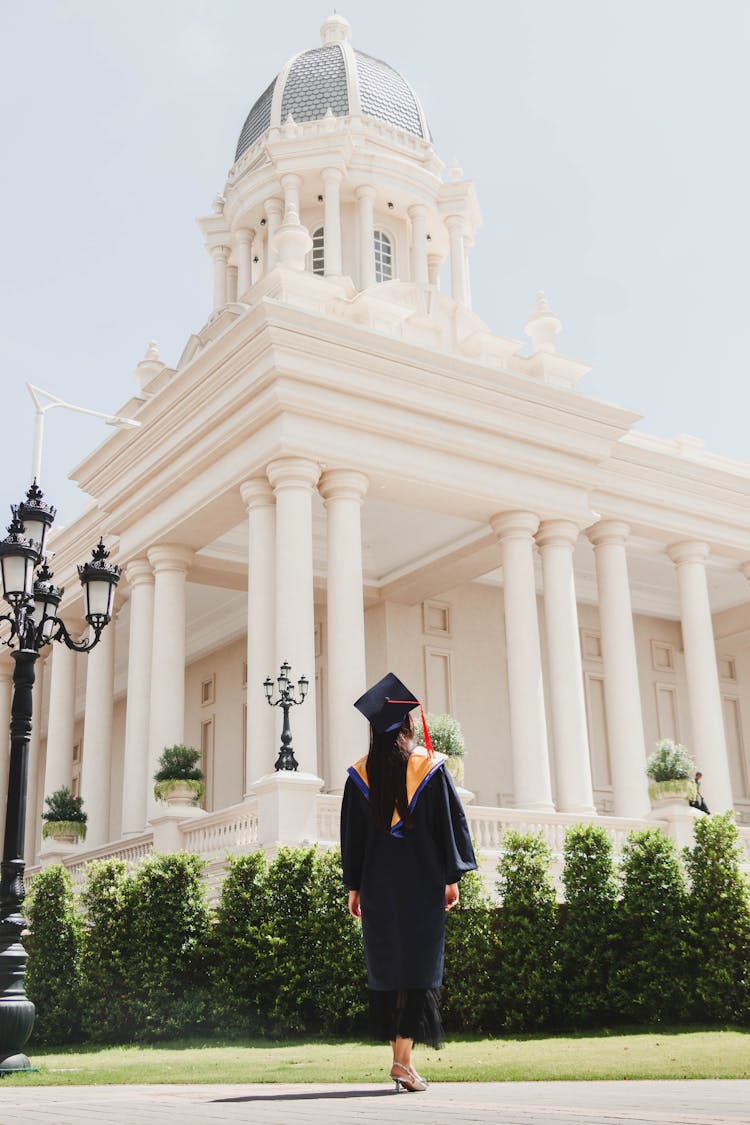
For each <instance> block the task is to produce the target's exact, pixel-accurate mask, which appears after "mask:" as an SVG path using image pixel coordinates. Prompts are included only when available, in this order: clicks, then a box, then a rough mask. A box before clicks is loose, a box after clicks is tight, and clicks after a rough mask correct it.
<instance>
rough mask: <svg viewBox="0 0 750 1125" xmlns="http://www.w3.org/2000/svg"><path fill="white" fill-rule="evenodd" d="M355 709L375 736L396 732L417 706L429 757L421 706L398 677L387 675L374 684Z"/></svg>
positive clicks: (426, 731)
mask: <svg viewBox="0 0 750 1125" xmlns="http://www.w3.org/2000/svg"><path fill="white" fill-rule="evenodd" d="M354 706H355V707H356V708H357V710H358V711H361V712H362V714H363V715H364V717H365V718H366V719H368V720H369V722H370V723H371V724H372V726H373V728H374V729H375V730H376V731H377V732H378V734H385V733H386V731H391V730H398V729H399V728H400V727H401V724H402V723H403V721H404V719H405V718H406V716H407V715H408V714H409V712H410V711H412V710H413V709H414V708H415V707H419V709H420V711H421V712H422V725H423V727H424V732H425V747H426V748H427V752H428V754H432V753H433V749H432V742H431V740H430V735H429V731H428V730H427V723H426V722H425V718H424V710H423V708H422V704H421V703H420V702H419V700H418V699H415V698H414V694H413V692H411V691H409V689H408V687H407V686H406V685H405V684H402V683H401V680H399V678H398V676H394V674H393V672H389V673H388V675H387V676H383V678H382V680H378V682H377V683H376V684H373V686H372V687H371V688H369V689H368V691H366V692H365V694H364V695H361V696H360V697H359V699H358V700H357V701H356V703H355V704H354Z"/></svg>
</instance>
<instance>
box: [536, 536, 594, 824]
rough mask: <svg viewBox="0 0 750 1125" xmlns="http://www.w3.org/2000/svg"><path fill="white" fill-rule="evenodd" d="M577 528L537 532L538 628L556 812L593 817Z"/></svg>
mask: <svg viewBox="0 0 750 1125" xmlns="http://www.w3.org/2000/svg"><path fill="white" fill-rule="evenodd" d="M577 539H578V528H577V527H576V525H575V524H574V523H572V522H571V521H570V520H546V521H545V522H544V523H543V524H542V525H541V527H540V528H539V531H538V532H537V536H536V542H537V546H538V547H539V551H540V554H541V556H542V573H543V575H544V624H545V632H546V639H547V661H548V667H549V675H550V684H549V695H550V704H551V709H552V733H553V736H554V751H555V762H556V765H557V769H556V771H555V774H556V778H557V808H558V810H559V811H560V812H573V813H586V814H592V813H595V812H596V808H595V806H594V790H593V784H592V780H591V758H590V755H589V737H588V727H587V723H586V700H585V697H584V692H583V667H582V663H581V646H580V642H579V639H578V609H577V606H576V591H575V583H574V580H573V549H574V547H575V545H576V540H577Z"/></svg>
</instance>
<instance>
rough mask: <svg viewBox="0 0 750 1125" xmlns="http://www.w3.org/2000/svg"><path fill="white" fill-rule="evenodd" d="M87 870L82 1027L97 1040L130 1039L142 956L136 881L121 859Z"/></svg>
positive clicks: (95, 863) (84, 895) (122, 1040)
mask: <svg viewBox="0 0 750 1125" xmlns="http://www.w3.org/2000/svg"><path fill="white" fill-rule="evenodd" d="M86 874H87V876H88V881H87V884H86V888H85V890H84V892H83V895H82V902H83V907H84V911H85V932H84V942H83V957H82V974H83V988H82V994H83V1017H82V1023H83V1029H84V1032H85V1033H86V1035H87V1037H88V1038H90V1039H93V1040H95V1041H98V1042H102V1043H117V1042H120V1043H127V1042H129V1041H130V1040H131V1039H132V1038H133V1036H134V1032H135V1022H134V1016H133V1011H132V1003H131V997H132V991H133V988H134V987H136V985H137V982H138V973H139V965H140V956H141V950H139V949H138V948H137V946H136V942H135V932H134V926H133V912H134V909H135V893H134V887H133V880H132V879H130V878H128V876H127V874H126V867H125V862H124V860H121V859H105V860H100V861H97V862H94V863H90V864H89V865H88V866H87V868H86Z"/></svg>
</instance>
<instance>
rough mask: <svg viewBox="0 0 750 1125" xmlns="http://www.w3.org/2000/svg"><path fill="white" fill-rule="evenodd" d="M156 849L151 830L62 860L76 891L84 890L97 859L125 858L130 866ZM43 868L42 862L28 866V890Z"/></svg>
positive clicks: (26, 883) (26, 882)
mask: <svg viewBox="0 0 750 1125" xmlns="http://www.w3.org/2000/svg"><path fill="white" fill-rule="evenodd" d="M153 850H154V837H153V833H152V832H151V831H150V830H149V831H148V832H143V833H142V834H141V835H140V836H129V837H128V838H127V839H126V840H116V841H114V843H111V844H105V845H104V846H103V847H100V848H90V849H88V850H82V851H77V852H76V853H75V855H71V856H66V857H65V858H64V859H62V860H61V861H60V862H62V864H63V865H64V866H65V867H67V869H68V871H69V872H70V875H71V878H72V880H73V889H74V890H75V891H76V893H79V892H80V891H81V890H83V887H84V885H85V882H86V878H85V872H86V866H87V864H89V863H93V861H94V860H96V859H124V860H125V863H126V864H127V865H128V867H129V868H131V867H135V866H136V864H138V863H140V861H141V860H142V859H144V858H145V857H146V856H147V855H151V853H152V852H153ZM41 870H42V867H41V865H40V864H36V865H35V866H33V867H27V868H26V871H25V873H24V885H25V886H26V889H27V890H28V886H29V883H30V881H31V879H32V878H33V877H34V875H37V874H38V873H39V872H40V871H41Z"/></svg>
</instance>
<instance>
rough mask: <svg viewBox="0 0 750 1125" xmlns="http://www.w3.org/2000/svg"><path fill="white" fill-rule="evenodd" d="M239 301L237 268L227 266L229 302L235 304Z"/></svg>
mask: <svg viewBox="0 0 750 1125" xmlns="http://www.w3.org/2000/svg"><path fill="white" fill-rule="evenodd" d="M236 300H237V267H236V266H227V301H229V303H230V304H233V303H234V302H235V301H236Z"/></svg>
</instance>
